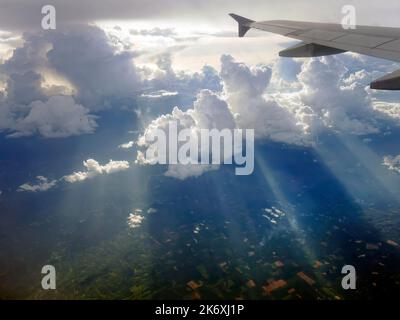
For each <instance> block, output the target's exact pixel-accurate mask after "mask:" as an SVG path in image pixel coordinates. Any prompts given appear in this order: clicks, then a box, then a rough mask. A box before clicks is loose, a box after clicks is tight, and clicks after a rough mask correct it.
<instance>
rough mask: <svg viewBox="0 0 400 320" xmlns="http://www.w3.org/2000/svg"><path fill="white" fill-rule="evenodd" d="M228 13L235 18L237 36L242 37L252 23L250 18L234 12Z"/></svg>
mask: <svg viewBox="0 0 400 320" xmlns="http://www.w3.org/2000/svg"><path fill="white" fill-rule="evenodd" d="M229 15H230V16H231V17H232V18H233V19H234V20H236V22H237V23H238V25H239V37H240V38H242V37H244V36H245V34H246V33H247V31H249V30H250V29H251V23H253V22H254V21H253V20H250V19H248V18H245V17H242V16H239V15H237V14H235V13H229Z"/></svg>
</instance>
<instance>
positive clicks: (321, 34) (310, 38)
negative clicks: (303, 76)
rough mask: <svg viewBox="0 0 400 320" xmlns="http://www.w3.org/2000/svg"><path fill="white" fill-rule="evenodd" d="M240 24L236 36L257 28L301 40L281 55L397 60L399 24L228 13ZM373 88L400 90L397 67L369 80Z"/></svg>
mask: <svg viewBox="0 0 400 320" xmlns="http://www.w3.org/2000/svg"><path fill="white" fill-rule="evenodd" d="M230 15H231V17H232V18H234V19H235V20H236V21H237V22H238V24H239V37H243V36H244V35H245V34H246V33H247V31H248V30H250V29H252V28H253V29H258V30H263V31H267V32H272V33H276V34H280V35H282V36H285V37H289V38H293V39H296V40H301V41H302V43H300V44H297V45H295V46H293V47H291V48H288V49H286V50H283V51H282V52H280V56H282V57H316V56H325V55H331V54H338V53H343V52H346V51H352V52H356V53H360V54H365V55H369V56H373V57H377V58H383V59H387V60H392V61H396V62H400V28H387V27H371V26H356V27H355V29H345V28H344V27H343V26H342V25H340V24H330V23H314V22H300V21H285V20H272V21H260V22H256V21H253V20H250V19H247V18H244V17H241V16H238V15H235V14H230ZM371 88H373V89H382V90H400V70H399V71H396V72H394V73H392V74H389V75H386V76H384V77H382V78H380V79H378V80H376V81H374V82H373V83H372V84H371Z"/></svg>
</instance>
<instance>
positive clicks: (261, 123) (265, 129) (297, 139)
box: [221, 55, 310, 145]
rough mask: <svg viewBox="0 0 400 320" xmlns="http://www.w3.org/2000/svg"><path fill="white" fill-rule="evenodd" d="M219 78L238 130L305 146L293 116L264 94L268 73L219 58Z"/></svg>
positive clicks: (265, 69)
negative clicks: (245, 130)
mask: <svg viewBox="0 0 400 320" xmlns="http://www.w3.org/2000/svg"><path fill="white" fill-rule="evenodd" d="M221 78H222V80H223V85H224V93H225V97H226V102H227V103H228V105H229V109H230V110H231V112H232V114H234V115H235V119H236V123H237V126H238V127H239V128H243V129H254V130H255V134H256V137H258V138H260V139H269V140H273V141H278V142H284V143H290V144H297V145H307V144H309V143H310V141H309V139H310V137H309V136H308V135H307V132H305V130H304V128H303V127H302V126H301V125H299V124H298V123H297V120H296V118H295V116H294V115H293V114H292V113H291V112H290V111H289V110H287V109H286V108H284V107H282V106H280V105H279V103H277V101H276V100H275V99H274V98H273V97H272V96H270V95H268V94H267V93H266V90H267V87H268V85H269V84H270V79H271V69H270V68H268V67H267V66H257V67H248V66H247V65H245V64H244V63H240V62H236V61H235V60H234V59H233V57H231V56H229V55H223V56H222V57H221Z"/></svg>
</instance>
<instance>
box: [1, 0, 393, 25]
mask: <svg viewBox="0 0 400 320" xmlns="http://www.w3.org/2000/svg"><path fill="white" fill-rule="evenodd" d="M44 4H52V5H54V6H55V7H56V9H57V22H58V23H65V22H89V21H95V20H96V21H97V20H175V21H185V22H187V23H190V22H193V23H197V22H201V23H208V24H209V25H212V26H215V27H218V26H221V24H227V23H230V18H229V17H228V16H227V14H228V13H229V12H237V13H239V14H242V15H247V16H249V17H251V18H254V19H256V20H259V19H261V20H263V19H297V20H315V21H332V22H340V19H341V8H342V6H343V5H346V4H354V5H356V7H357V9H358V13H359V20H360V22H361V23H364V24H365V23H369V24H376V25H382V24H396V23H397V21H398V12H399V11H400V3H399V1H398V0H386V1H385V5H384V6H383V5H382V2H377V1H372V0H335V1H329V3H328V2H326V3H324V4H321V1H319V0H296V1H293V0H281V1H279V2H277V1H272V0H271V1H269V0H253V1H243V0H240V1H238V0H219V1H204V0H203V1H201V0H153V1H147V0H80V1H65V0H48V1H43V0H30V1H26V0H1V1H0V8H1V9H0V29H4V30H27V29H30V28H39V27H40V21H41V7H42V6H43V5H44Z"/></svg>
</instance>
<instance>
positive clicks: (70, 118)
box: [8, 96, 97, 138]
mask: <svg viewBox="0 0 400 320" xmlns="http://www.w3.org/2000/svg"><path fill="white" fill-rule="evenodd" d="M28 107H29V109H30V110H29V113H28V114H27V115H26V116H25V117H23V118H22V117H21V118H19V119H17V120H16V123H15V125H14V127H13V128H10V129H9V130H11V131H12V133H10V134H9V135H8V136H9V137H21V136H31V135H33V134H35V133H38V134H40V135H41V136H43V137H46V138H63V137H69V136H74V135H80V134H87V133H93V132H94V130H95V128H96V126H97V124H96V121H95V117H94V116H93V115H90V114H89V110H88V109H86V108H84V107H83V106H82V105H79V104H76V103H75V101H74V99H73V98H72V97H70V96H53V97H50V98H49V99H48V100H47V101H45V102H42V101H39V100H38V101H33V102H31V103H30V104H29V106H28Z"/></svg>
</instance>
